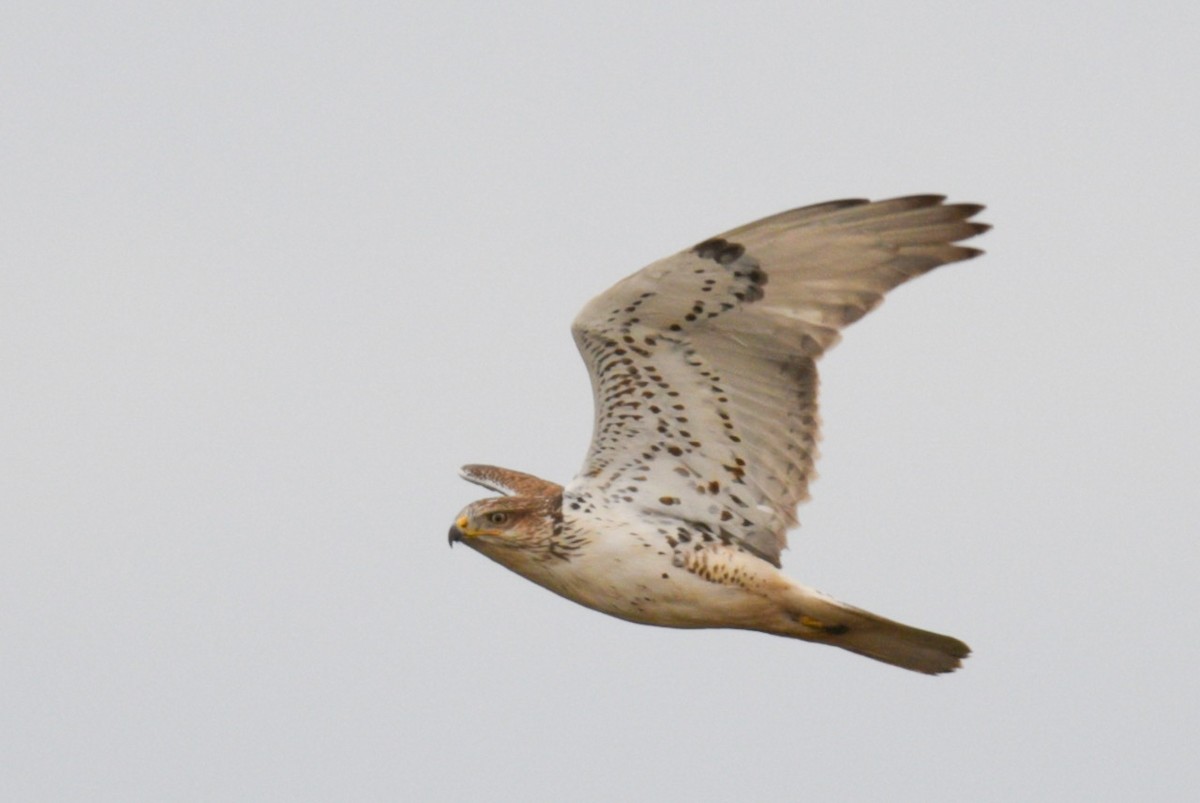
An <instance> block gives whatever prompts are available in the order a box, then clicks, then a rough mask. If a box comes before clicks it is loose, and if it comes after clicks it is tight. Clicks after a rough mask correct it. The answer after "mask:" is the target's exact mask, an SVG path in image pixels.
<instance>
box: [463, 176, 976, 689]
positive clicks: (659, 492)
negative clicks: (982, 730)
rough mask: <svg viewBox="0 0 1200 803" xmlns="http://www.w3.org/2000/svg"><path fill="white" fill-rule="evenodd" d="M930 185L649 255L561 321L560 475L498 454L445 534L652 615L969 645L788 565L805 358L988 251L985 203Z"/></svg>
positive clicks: (805, 420)
mask: <svg viewBox="0 0 1200 803" xmlns="http://www.w3.org/2000/svg"><path fill="white" fill-rule="evenodd" d="M944 201H945V198H944V197H942V196H938V195H916V196H910V197H905V198H894V199H891V200H886V201H876V202H869V201H866V200H860V199H855V200H844V201H833V202H830V203H824V204H817V205H815V206H806V207H803V208H801V209H793V210H791V211H789V212H783V213H781V214H778V215H774V216H772V217H768V218H764V219H762V220H759V221H756V222H754V223H750V224H747V225H745V226H742V227H741V228H737V229H734V230H732V231H729V232H726V233H725V234H722V235H720V236H719V237H713V238H712V239H708V240H705V241H704V242H702V243H700V244H699V245H697V246H695V247H693V248H689V249H687V250H686V251H683V252H681V253H679V254H676V255H675V256H672V257H669V258H667V259H664V260H661V261H659V262H655V263H654V264H652V265H650V266H648V267H646V268H643V269H642V270H640V271H638V272H637V273H635V274H633V275H632V276H629V277H627V278H626V279H624V280H622V281H620V282H618V283H617V284H616V285H614V286H613V287H612V288H611V289H609V290H608V291H607V292H605V293H603V294H602V295H600V296H598V297H597V298H595V299H593V300H592V301H591V302H590V303H589V304H588V305H587V306H586V307H584V309H583V311H582V312H580V313H579V316H578V317H577V318H576V319H575V323H574V325H573V326H572V333H573V334H574V336H575V342H576V344H577V345H578V347H579V351H580V353H581V354H582V355H583V359H584V362H586V363H587V368H588V373H589V374H591V378H592V390H593V393H594V394H595V429H594V431H593V434H592V444H591V448H590V449H589V450H588V455H587V459H586V460H585V461H584V464H583V468H582V470H581V471H580V472H579V474H578V475H577V476H576V477H575V478H574V479H573V480H571V482H570V483H569V484H568V485H567V486H566V487H565V488H564V487H563V486H561V485H558V484H556V483H553V482H550V481H548V480H543V479H539V478H537V477H534V476H531V475H529V474H524V473H521V472H518V471H512V470H510V469H505V468H497V467H495V466H482V465H469V466H464V467H463V469H462V476H463V478H464V479H467V480H469V481H471V482H473V483H475V484H477V485H482V486H484V487H485V488H489V489H491V490H493V491H496V492H498V493H501V494H506V496H502V497H494V498H489V499H482V500H480V501H478V502H474V503H473V504H470V505H468V506H467V507H466V508H465V509H464V510H463V511H462V512H461V513H460V514H459V515H458V517H457V518H456V520H455V523H454V525H453V526H452V527H451V528H450V543H451V545H453V544H454V543H456V542H462V543H465V544H467V545H468V546H470V547H472V548H473V549H475V550H477V551H479V552H482V553H483V554H484V555H486V556H487V557H489V558H491V559H492V560H494V561H496V562H497V563H500V564H501V565H503V566H506V567H507V568H509V569H511V570H513V571H514V572H516V573H517V574H519V575H521V576H522V577H525V578H527V579H529V580H532V581H533V582H535V583H537V584H539V585H541V586H544V587H545V588H548V589H550V590H551V591H553V592H555V593H557V594H560V595H562V596H564V597H566V598H567V599H570V600H574V601H575V602H578V603H580V604H582V605H586V606H587V607H589V608H593V609H595V610H598V611H601V612H603V613H607V614H611V615H613V616H617V617H620V618H622V619H627V620H629V621H632V622H639V623H643V624H652V625H663V626H667V627H688V628H698V627H731V628H742V629H747V630H758V631H762V632H764V633H772V634H774V635H779V636H790V637H793V638H799V639H804V640H805V641H815V642H818V643H820V644H831V645H833V646H836V647H842V648H844V649H847V650H850V651H852V652H856V653H859V654H861V655H865V656H867V657H870V658H874V659H876V660H879V661H884V662H886V663H889V664H894V665H896V666H900V667H904V668H905V669H912V670H915V671H917V672H925V673H928V674H939V673H942V672H951V671H953V670H954V669H956V668H958V667H959V666H960V664H961V661H962V659H963V658H965V657H966V656H967V654H968V653H969V652H970V649H969V648H968V647H967V645H966V644H964V643H963V642H961V641H959V640H958V639H955V638H951V637H949V636H943V635H939V634H937V633H931V632H929V631H926V630H918V629H917V628H914V627H909V626H908V625H903V624H900V623H898V622H893V621H890V620H888V619H884V618H882V617H880V616H876V615H875V614H873V613H869V612H867V611H864V610H861V609H859V608H854V607H851V606H849V605H846V604H844V603H841V602H838V601H837V600H835V599H833V598H832V597H829V596H827V595H825V594H823V593H821V592H819V591H816V590H815V589H811V588H808V587H806V586H803V585H800V584H799V583H797V582H795V581H794V580H792V579H791V578H789V577H787V576H786V575H784V574H783V573H782V572H781V571H780V570H779V566H780V562H779V555H780V551H781V550H782V549H783V548H784V547H785V546H786V545H787V531H788V529H789V528H791V527H794V526H795V525H796V523H797V522H796V505H797V504H798V503H800V502H802V501H804V500H805V499H806V498H808V485H809V482H810V481H811V480H812V478H813V476H814V472H813V462H814V461H815V459H816V457H817V439H818V415H817V369H816V364H815V363H816V360H817V358H818V357H820V356H821V355H822V354H823V353H825V351H827V350H828V349H829V348H830V347H832V346H833V345H834V344H835V343H836V342H837V340H838V338H839V332H840V330H841V329H842V328H843V327H845V326H847V325H849V324H851V323H854V322H855V321H857V320H858V319H859V318H861V317H863V316H864V315H866V314H867V313H868V312H870V311H871V310H872V309H874V308H875V307H876V306H877V305H878V304H879V303H880V301H882V299H883V296H884V294H885V293H886V292H887V291H888V290H891V289H892V288H893V287H895V286H897V285H899V284H901V283H902V282H906V281H908V280H909V279H911V278H913V277H914V276H919V275H921V274H923V273H926V272H928V271H930V270H933V269H934V268H936V267H938V266H940V265H945V264H947V263H950V262H958V261H961V260H964V259H970V258H971V257H974V256H977V255H978V254H979V253H981V252H980V251H978V250H976V249H974V248H968V247H964V246H961V245H956V244H955V243H957V242H959V241H960V240H965V239H967V238H970V237H973V236H975V235H976V234H980V233H981V232H984V231H986V230H987V229H988V228H989V227H988V226H987V225H986V224H983V223H977V222H972V221H971V220H970V218H971V217H973V216H974V215H975V214H976V213H978V212H979V211H980V210H981V209H982V208H983V207H981V206H978V205H976V204H945V203H944Z"/></svg>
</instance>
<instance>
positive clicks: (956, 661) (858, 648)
mask: <svg viewBox="0 0 1200 803" xmlns="http://www.w3.org/2000/svg"><path fill="white" fill-rule="evenodd" d="M794 592H795V593H794V594H793V595H792V600H790V601H789V602H792V603H794V604H790V605H789V606H788V607H789V615H790V617H791V618H792V619H793V620H794V621H795V626H794V627H793V628H789V629H788V631H787V632H786V633H784V634H783V635H788V636H793V637H795V638H802V639H804V640H805V641H816V642H819V643H821V644H830V645H832V646H834V647H841V648H842V649H844V650H850V652H856V653H858V654H859V655H865V656H867V657H868V658H874V659H875V660H877V661H883V662H884V663H888V664H892V665H893V666H899V667H903V668H904V669H911V670H913V671H914V672H924V673H925V674H927V675H940V674H942V673H943V672H953V671H954V670H955V669H958V668H959V667H960V666H962V661H963V659H964V658H966V657H967V656H968V655H969V654H970V652H971V648H970V647H968V646H967V645H966V644H964V643H962V642H961V641H959V640H958V639H956V638H952V637H950V636H943V635H941V634H940V633H931V632H930V631H928V630H919V629H918V628H915V627H910V626H909V625H904V624H900V623H899V622H893V621H892V620H890V619H884V618H883V617H882V616H876V615H875V614H873V613H871V612H869V611H864V610H862V609H860V608H855V607H853V606H851V605H846V604H845V603H842V602H838V601H837V600H835V599H833V598H832V597H830V596H827V595H825V594H822V593H821V592H820V591H816V590H814V589H811V588H805V587H803V586H799V585H796V586H795V587H794Z"/></svg>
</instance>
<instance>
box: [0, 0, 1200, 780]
mask: <svg viewBox="0 0 1200 803" xmlns="http://www.w3.org/2000/svg"><path fill="white" fill-rule="evenodd" d="M109 5H110V6H111V7H109V8H107V9H101V8H98V7H94V6H87V7H85V6H84V5H82V4H62V5H57V6H56V5H54V4H51V5H49V6H48V5H46V4H25V3H15V4H8V5H7V6H6V9H5V11H4V12H3V13H2V15H0V75H3V76H4V78H3V79H2V81H3V83H2V84H0V108H3V110H4V111H3V115H2V118H0V160H2V164H3V173H2V179H0V375H2V377H3V381H2V384H0V394H2V395H0V398H2V400H3V409H4V413H3V415H2V416H0V454H2V455H3V461H2V462H0V645H2V646H0V712H2V717H3V725H2V727H0V786H2V787H3V788H4V789H5V790H6V792H5V794H4V797H5V798H6V799H11V800H35V799H36V800H83V799H87V800H121V801H133V800H154V801H164V800H256V801H261V800H289V801H295V800H337V799H341V800H351V799H354V800H370V799H378V800H398V799H407V800H416V799H425V800H547V801H549V800H568V799H570V800H597V801H601V800H617V799H622V800H659V801H664V800H666V801H675V800H689V801H707V800H711V801H717V800H722V801H723V800H731V799H746V800H749V799H754V800H781V801H782V800H798V799H809V800H855V801H858V800H880V799H890V800H923V801H961V800H997V801H1001V800H1003V801H1009V800H1055V801H1062V800H1129V799H1132V798H1133V796H1135V794H1136V795H1137V796H1138V797H1140V798H1142V799H1153V800H1181V799H1184V797H1185V794H1186V792H1187V790H1191V791H1192V792H1194V790H1195V788H1196V786H1197V783H1198V780H1200V779H1198V778H1197V770H1196V763H1195V756H1194V750H1195V744H1196V738H1197V736H1198V735H1200V734H1198V733H1197V720H1198V718H1200V705H1198V702H1200V701H1198V699H1197V698H1198V697H1200V684H1197V682H1196V680H1195V668H1196V665H1197V661H1198V659H1200V654H1198V653H1200V648H1198V646H1197V644H1198V636H1200V633H1198V632H1197V631H1198V628H1197V624H1196V614H1195V611H1196V608H1197V605H1200V594H1198V593H1197V591H1196V573H1197V567H1198V565H1200V555H1198V554H1197V552H1198V548H1197V532H1196V529H1197V526H1196V525H1197V513H1196V494H1197V492H1196V483H1197V480H1200V465H1198V458H1197V455H1198V454H1200V436H1198V429H1200V426H1198V424H1197V417H1196V410H1197V407H1198V405H1197V399H1198V393H1197V391H1198V388H1200V371H1198V363H1200V359H1198V357H1197V352H1196V349H1197V341H1198V337H1200V324H1198V323H1197V314H1196V311H1195V304H1196V297H1197V293H1198V292H1200V269H1198V267H1197V264H1196V248H1195V245H1194V243H1193V242H1192V240H1193V239H1194V232H1195V230H1196V227H1197V220H1198V219H1200V210H1198V209H1197V197H1198V195H1197V186H1198V185H1200V160H1198V159H1197V156H1196V133H1195V132H1196V128H1197V114H1196V113H1197V105H1198V102H1197V97H1198V93H1197V91H1196V76H1197V75H1198V74H1200V58H1198V57H1197V50H1196V47H1195V43H1196V41H1197V33H1198V27H1200V26H1197V14H1198V12H1197V11H1196V10H1195V6H1194V4H1190V3H1187V4H1185V3H1183V2H1179V3H1166V2H1162V3H1151V4H1143V5H1134V4H1124V5H1125V6H1126V7H1127V8H1128V10H1113V8H1115V7H1119V5H1120V4H1117V5H1116V6H1114V5H1113V4H1109V5H1108V6H1107V8H1108V10H1104V9H1105V7H1104V6H1102V5H1099V4H1094V3H1057V4H1045V3H1025V4H1021V3H993V4H961V3H947V4H919V5H917V4H906V5H904V6H883V5H881V4H858V3H842V4H795V3H777V4H767V3H737V4H734V3H728V4H722V3H662V4H655V7H654V9H653V10H647V9H646V8H644V7H643V5H642V4H618V3H608V4H603V6H602V7H601V8H592V9H590V10H586V9H582V8H570V7H568V6H566V5H563V4H552V3H545V4H534V3H524V4H519V5H518V6H517V7H515V8H514V7H508V8H505V9H504V10H496V9H488V8H483V5H484V4H481V3H474V4H466V3H436V4H435V3H427V4H420V5H415V4H403V3H401V4H399V5H394V6H392V7H387V6H386V4H385V5H384V6H380V7H379V8H377V9H368V8H366V7H359V8H353V9H349V8H346V7H345V6H343V5H338V6H335V5H333V4H330V5H329V7H328V8H326V9H316V8H313V7H311V4H309V5H308V6H306V7H303V8H301V7H298V6H297V5H295V4H290V3H278V4H255V5H254V7H252V8H247V7H246V4H243V3H204V4H185V3H180V4H171V5H170V6H163V5H145V6H135V5H132V4H131V5H122V4H118V5H116V6H112V5H111V4H109ZM914 192H940V193H945V194H948V195H949V196H950V197H951V198H952V199H953V200H958V201H974V202H981V203H986V204H988V207H989V208H988V210H987V212H986V213H985V214H984V216H983V217H984V219H985V220H987V221H989V222H991V223H992V224H994V225H995V227H996V228H995V230H994V231H993V232H992V233H990V234H988V235H987V236H986V237H985V238H982V239H981V240H979V241H978V244H979V245H980V246H982V247H984V248H986V249H987V250H988V252H989V253H988V255H987V256H986V257H984V258H983V259H981V260H976V261H974V262H971V263H967V264H962V265H955V266H951V267H949V268H946V269H944V270H942V271H938V272H936V273H934V274H932V275H930V276H928V277H926V278H922V279H921V280H919V281H917V282H915V283H913V284H911V285H908V286H905V287H903V288H901V289H900V290H898V291H897V292H896V293H894V294H893V295H892V296H891V297H890V299H889V301H888V303H886V304H885V305H884V306H883V308H882V309H881V310H880V311H878V312H877V313H875V314H873V315H872V316H870V317H869V318H868V319H866V320H865V321H864V322H862V323H861V324H858V325H856V326H855V327H853V328H852V329H851V330H850V331H849V332H848V333H847V337H846V340H845V342H844V343H843V344H842V345H841V346H839V347H838V349H836V350H835V351H834V352H833V353H832V354H831V355H830V356H829V357H828V358H827V359H826V360H825V361H824V363H823V372H824V373H823V377H824V386H823V397H822V405H823V415H824V419H825V422H826V425H825V440H824V445H823V451H824V457H823V459H822V461H821V463H820V470H821V475H822V478H821V479H820V481H818V482H817V483H816V485H815V486H814V488H813V492H814V499H813V501H812V502H811V503H809V504H808V505H807V506H806V507H805V508H803V509H802V510H801V519H802V521H803V523H804V526H803V528H802V529H801V530H800V531H799V532H797V533H793V536H792V544H793V546H792V549H791V550H790V551H789V552H788V553H786V554H785V556H784V566H785V569H786V570H787V571H788V572H789V573H790V574H791V575H792V576H794V577H797V578H798V579H801V580H802V581H804V582H805V583H807V584H810V585H813V586H816V587H818V588H821V589H823V590H825V591H828V592H829V593H832V594H834V595H836V596H838V597H841V598H843V599H846V600H847V601H850V602H853V603H855V604H858V605H862V606H864V607H867V608H869V609H872V610H876V611H878V612H880V613H882V614H884V615H887V616H890V617H894V618H898V619H901V620H902V621H906V622H911V623H913V624H916V625H919V626H923V627H927V628H931V629H934V630H938V631H941V632H946V633H951V634H953V635H955V636H958V637H961V638H963V639H964V640H965V641H967V642H968V643H969V644H971V646H972V647H973V648H974V650H975V654H974V656H973V657H972V658H971V659H970V660H969V661H968V662H967V664H966V667H965V668H964V670H963V671H961V672H958V673H956V674H954V675H951V676H948V677H941V678H928V677H923V676H919V675H915V674H911V673H907V672H903V671H901V670H898V669H894V668H891V667H887V666H884V665H882V664H877V663H875V662H871V661H867V660H864V659H862V658H858V657H856V656H853V655H850V654H849V653H843V652H841V651H837V650H831V649H824V648H819V647H815V646H812V645H808V644H803V643H799V642H793V641H789V640H784V639H777V638H771V637H768V636H763V635H758V634H750V633H736V632H721V631H709V632H703V631H699V632H680V631H669V630H661V629H655V628H646V627H637V626H634V625H630V624H626V623H624V622H620V621H617V620H615V619H609V618H606V617H604V616H602V615H600V614H597V613H593V612H591V611H588V610H585V609H583V608H580V607H578V606H574V605H572V604H570V603H568V602H565V601H564V600H561V599H559V598H557V597H554V596H552V595H551V594H549V593H547V592H545V591H544V590H542V589H540V588H537V587H536V586H533V585H531V584H529V583H527V582H526V581H524V580H521V579H520V578H518V577H516V576H515V575H512V574H509V573H507V572H505V571H504V570H503V569H501V568H500V567H498V566H496V565H494V564H491V563H490V562H488V561H486V560H484V559H483V558H482V557H481V556H479V555H476V554H474V553H472V552H470V551H468V550H461V549H460V550H454V551H451V550H449V549H447V547H446V535H445V533H446V530H447V527H448V526H449V524H450V522H451V520H452V518H453V516H454V514H455V513H456V512H457V511H458V510H459V508H460V507H462V506H463V505H464V504H466V503H467V502H469V501H471V500H472V499H474V498H477V497H478V496H479V493H478V490H479V489H476V488H474V487H473V486H469V485H467V484H465V483H463V482H462V481H460V480H459V479H458V478H457V476H456V471H457V467H458V466H459V465H460V464H462V463H467V462H494V463H498V464H501V465H507V466H511V467H513V468H518V469H523V470H526V471H531V472H534V473H537V474H540V475H542V476H545V477H548V478H552V479H557V480H560V481H565V480H567V479H569V478H570V476H571V475H572V474H573V473H574V471H575V469H576V468H577V467H578V466H579V464H580V463H581V461H582V459H583V454H584V450H585V448H586V444H587V440H588V437H589V435H590V429H591V398H590V392H589V388H588V383H587V379H586V374H585V371H584V369H583V366H582V363H581V362H580V361H579V359H578V357H577V355H576V353H575V351H574V346H573V344H572V342H571V339H570V336H569V334H568V326H569V323H570V320H571V318H572V317H573V316H574V313H575V312H576V310H577V309H578V308H579V307H580V306H581V305H582V304H583V303H584V302H585V301H586V300H587V299H588V298H590V297H591V296H592V295H594V294H596V293H598V292H599V291H601V290H602V289H604V288H605V287H607V286H609V285H610V284H612V283H613V282H614V281H616V280H617V279H619V278H621V277H622V276H624V275H626V274H627V273H630V272H632V271H633V270H635V269H637V268H639V267H641V266H642V265H644V264H646V263H648V262H650V261H653V260H654V259H657V258H660V257H662V256H665V255H667V254H670V253H673V252H674V251H676V250H678V249H680V248H682V247H685V246H687V245H690V244H692V243H695V242H697V241H699V240H701V239H703V238H705V237H708V236H710V235H713V234H716V233H718V232H720V231H722V230H724V229H727V228H730V227H732V226H735V225H739V224H741V223H744V222H747V221H749V220H752V219H754V218H756V217H760V216H763V215H766V214H769V213H773V212H777V211H780V210H782V209H785V208H788V207H792V206H798V205H802V204H807V203H814V202H817V201H824V200H829V199H833V198H839V197H846V196H867V197H876V198H878V197H886V196H891V195H898V194H906V193H914ZM973 244H974V243H973Z"/></svg>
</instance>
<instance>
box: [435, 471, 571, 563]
mask: <svg viewBox="0 0 1200 803" xmlns="http://www.w3.org/2000/svg"><path fill="white" fill-rule="evenodd" d="M462 476H463V478H464V479H467V480H470V481H471V482H473V483H475V484H477V485H482V486H484V487H485V488H490V489H491V490H493V491H499V492H500V493H503V494H509V495H508V496H502V497H493V498H491V499H480V500H479V501H478V502H472V503H471V504H469V505H467V506H466V507H465V508H463V510H462V512H461V513H459V514H458V516H457V517H456V518H455V520H454V526H452V527H451V528H450V546H454V544H455V543H464V544H466V545H467V546H469V547H471V548H472V549H474V550H476V551H478V552H482V553H483V554H484V555H487V556H488V557H489V558H491V559H492V560H494V561H496V562H498V563H501V564H503V565H505V566H507V567H508V568H510V569H512V570H513V571H515V572H517V573H518V574H522V575H525V576H526V577H530V576H531V573H532V572H535V571H536V565H537V564H541V563H544V562H545V561H546V559H547V558H550V557H553V556H556V555H558V556H561V555H560V553H561V551H562V543H561V540H560V535H561V533H562V520H563V519H562V486H561V485H557V484H555V483H553V482H549V481H548V480H543V479H540V478H538V477H534V476H533V475H531V474H522V473H521V472H519V471H513V470H511V469H506V468H498V467H496V466H479V465H471V466H463V469H462Z"/></svg>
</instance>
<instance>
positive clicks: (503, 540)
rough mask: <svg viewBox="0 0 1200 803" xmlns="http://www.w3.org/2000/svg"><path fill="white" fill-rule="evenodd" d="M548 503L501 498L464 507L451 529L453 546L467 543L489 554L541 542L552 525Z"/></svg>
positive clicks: (527, 497) (542, 499) (538, 499)
mask: <svg viewBox="0 0 1200 803" xmlns="http://www.w3.org/2000/svg"><path fill="white" fill-rule="evenodd" d="M548 507H549V505H548V500H547V498H546V497H541V496H534V497H530V496H501V497H495V498H492V499H480V500H479V501H478V502H472V503H471V504H469V505H467V506H466V507H465V508H463V510H462V512H461V513H459V514H458V517H457V518H455V520H454V525H453V526H452V527H451V528H450V546H454V545H455V544H456V543H460V542H461V543H465V544H468V545H469V546H472V547H475V548H477V549H481V550H483V551H485V552H486V551H487V550H488V549H489V548H490V547H493V546H494V547H497V548H503V549H517V548H521V547H522V546H527V545H530V542H533V541H537V540H538V538H539V537H540V533H541V531H542V530H544V529H546V527H547V525H548V524H552V523H553V522H552V518H551V516H552V511H550V510H548Z"/></svg>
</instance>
